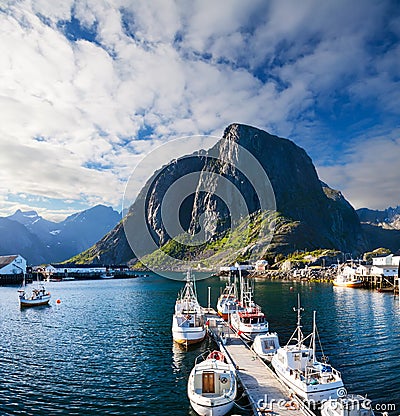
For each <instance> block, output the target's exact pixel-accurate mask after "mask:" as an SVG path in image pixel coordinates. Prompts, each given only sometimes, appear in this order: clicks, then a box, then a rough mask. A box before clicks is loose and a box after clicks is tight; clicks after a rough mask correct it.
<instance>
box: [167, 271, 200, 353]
mask: <svg viewBox="0 0 400 416" xmlns="http://www.w3.org/2000/svg"><path fill="white" fill-rule="evenodd" d="M205 336H206V326H205V322H204V314H203V311H202V309H201V306H200V304H199V302H198V300H197V294H196V285H195V282H194V277H192V275H191V273H190V270H188V272H187V274H186V284H185V287H184V288H183V290H182V291H181V292H180V294H179V295H178V299H177V301H176V303H175V313H174V315H173V317H172V337H173V339H174V341H175V342H177V343H178V344H181V345H184V346H186V347H187V346H188V345H190V344H195V343H198V342H201V341H203V339H204V338H205Z"/></svg>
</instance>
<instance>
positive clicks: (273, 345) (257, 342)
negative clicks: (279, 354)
mask: <svg viewBox="0 0 400 416" xmlns="http://www.w3.org/2000/svg"><path fill="white" fill-rule="evenodd" d="M279 347H280V345H279V338H278V334H277V333H276V332H268V333H267V334H263V335H257V336H256V337H255V338H254V342H253V345H252V346H251V348H252V349H253V350H254V352H255V353H256V354H257V355H258V356H259V357H261V358H262V359H264V360H267V361H271V360H272V357H273V356H274V354H275V353H276V351H277V350H278V348H279Z"/></svg>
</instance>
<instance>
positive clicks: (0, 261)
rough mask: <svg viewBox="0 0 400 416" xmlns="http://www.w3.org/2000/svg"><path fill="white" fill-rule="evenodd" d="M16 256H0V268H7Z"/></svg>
mask: <svg viewBox="0 0 400 416" xmlns="http://www.w3.org/2000/svg"><path fill="white" fill-rule="evenodd" d="M17 257H18V256H16V255H14V256H0V268H3V267H4V266H8V265H9V264H10V263H12V262H13V261H14V260H15V259H16V258H17Z"/></svg>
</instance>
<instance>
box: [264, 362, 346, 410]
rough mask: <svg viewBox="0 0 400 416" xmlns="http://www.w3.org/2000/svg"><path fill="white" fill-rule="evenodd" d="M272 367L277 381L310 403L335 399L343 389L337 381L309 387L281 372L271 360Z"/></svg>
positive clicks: (283, 371) (285, 372)
mask: <svg viewBox="0 0 400 416" xmlns="http://www.w3.org/2000/svg"><path fill="white" fill-rule="evenodd" d="M272 366H273V367H274V370H275V372H276V374H277V375H278V377H279V379H280V380H281V381H282V382H283V383H284V384H286V386H287V387H289V388H290V389H291V390H293V391H294V393H296V394H297V395H298V396H299V397H301V398H302V399H303V400H306V401H308V402H310V403H321V402H324V401H326V400H329V399H337V398H338V391H340V389H341V388H343V382H342V381H337V382H333V383H329V384H317V385H311V384H308V385H306V383H304V382H301V381H300V379H295V378H294V377H291V376H290V375H289V372H288V371H285V370H283V369H282V368H281V367H280V366H279V365H276V362H275V360H274V358H273V359H272Z"/></svg>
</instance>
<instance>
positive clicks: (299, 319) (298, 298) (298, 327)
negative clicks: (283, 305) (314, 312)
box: [293, 293, 304, 347]
mask: <svg viewBox="0 0 400 416" xmlns="http://www.w3.org/2000/svg"><path fill="white" fill-rule="evenodd" d="M293 310H294V311H295V312H297V329H296V331H297V345H298V347H300V346H301V343H302V341H303V332H302V331H301V328H302V327H301V312H303V311H304V308H302V307H301V305H300V293H298V294H297V309H296V308H293Z"/></svg>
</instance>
